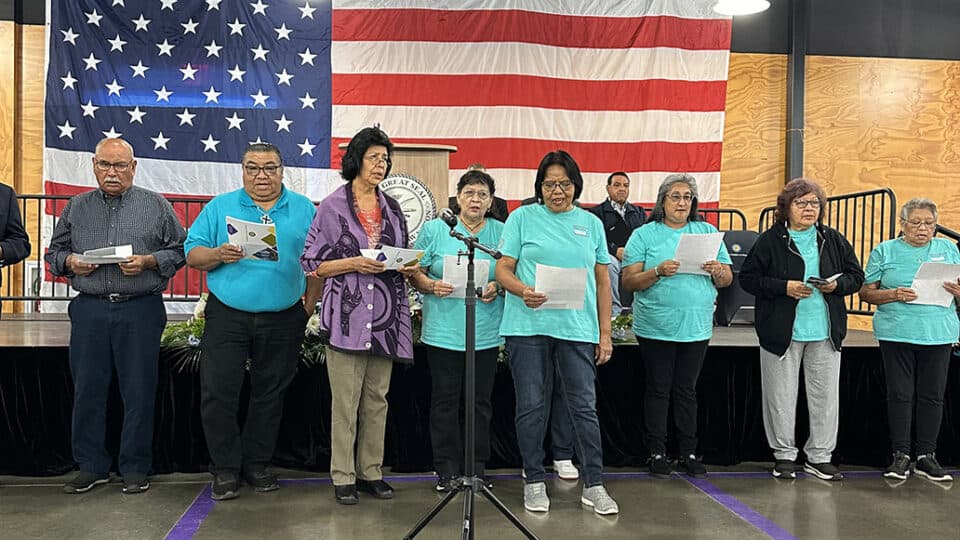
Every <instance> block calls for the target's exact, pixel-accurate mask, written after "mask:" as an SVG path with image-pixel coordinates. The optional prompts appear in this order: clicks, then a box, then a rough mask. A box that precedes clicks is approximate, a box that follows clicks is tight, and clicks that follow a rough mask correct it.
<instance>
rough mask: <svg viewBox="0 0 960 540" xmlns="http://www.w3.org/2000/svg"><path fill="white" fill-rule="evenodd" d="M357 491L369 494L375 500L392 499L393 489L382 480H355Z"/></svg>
mask: <svg viewBox="0 0 960 540" xmlns="http://www.w3.org/2000/svg"><path fill="white" fill-rule="evenodd" d="M357 491H362V492H364V493H369V494H370V495H373V496H374V497H376V498H377V499H392V498H393V488H392V487H390V484H388V483H386V482H384V481H383V480H361V479H359V478H357Z"/></svg>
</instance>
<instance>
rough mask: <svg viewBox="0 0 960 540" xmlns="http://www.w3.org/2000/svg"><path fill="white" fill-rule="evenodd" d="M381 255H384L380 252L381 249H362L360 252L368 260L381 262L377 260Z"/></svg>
mask: <svg viewBox="0 0 960 540" xmlns="http://www.w3.org/2000/svg"><path fill="white" fill-rule="evenodd" d="M380 253H382V251H380V250H379V249H361V250H360V254H361V255H363V256H364V257H366V258H368V259H373V260H375V261H377V260H379V259H377V256H379V255H380Z"/></svg>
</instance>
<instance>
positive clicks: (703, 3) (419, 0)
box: [333, 0, 729, 19]
mask: <svg viewBox="0 0 960 540" xmlns="http://www.w3.org/2000/svg"><path fill="white" fill-rule="evenodd" d="M715 3H716V0H647V1H645V2H638V1H637V0H621V1H618V2H616V1H611V0H560V1H558V0H448V1H440V0H391V1H390V2H389V7H390V8H393V9H443V10H450V11H456V10H501V9H516V10H522V11H533V12H537V13H553V14H557V15H580V16H585V17H652V16H658V15H667V16H673V17H683V18H698V19H699V18H703V19H727V18H729V17H726V16H723V15H720V14H717V13H714V12H713V10H712V6H713V5H714V4H715ZM384 4H385V2H383V1H377V0H334V2H333V9H334V10H337V9H383V8H384V7H385V6H384Z"/></svg>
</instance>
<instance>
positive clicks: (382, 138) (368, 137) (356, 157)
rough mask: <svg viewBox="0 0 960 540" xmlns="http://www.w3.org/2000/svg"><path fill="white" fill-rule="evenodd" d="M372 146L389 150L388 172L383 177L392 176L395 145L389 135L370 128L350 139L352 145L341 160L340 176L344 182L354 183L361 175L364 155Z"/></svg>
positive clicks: (375, 128) (362, 130)
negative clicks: (391, 169)
mask: <svg viewBox="0 0 960 540" xmlns="http://www.w3.org/2000/svg"><path fill="white" fill-rule="evenodd" d="M371 146H384V147H386V148H387V170H386V172H384V173H383V176H384V177H386V176H389V175H390V168H391V167H393V161H392V160H391V156H393V143H392V142H390V137H387V134H386V133H384V132H383V130H381V129H380V128H378V127H368V128H363V129H361V130H360V131H359V132H357V134H356V135H354V136H353V138H352V139H350V144H348V145H347V151H346V152H344V154H343V159H342V160H341V165H342V169H341V171H340V176H341V177H343V179H344V180H346V181H347V182H353V179H354V178H356V177H357V175H358V174H360V170H361V169H362V168H363V155H364V154H366V153H367V149H368V148H370V147H371Z"/></svg>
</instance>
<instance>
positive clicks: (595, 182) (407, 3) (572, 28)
mask: <svg viewBox="0 0 960 540" xmlns="http://www.w3.org/2000/svg"><path fill="white" fill-rule="evenodd" d="M50 3H51V6H50V9H49V10H48V17H49V22H50V25H49V49H48V51H49V63H48V70H47V79H46V81H47V83H46V86H47V94H46V126H45V127H46V130H45V133H46V135H45V141H46V148H45V159H44V163H45V179H46V180H47V182H46V184H45V189H46V190H47V191H48V192H50V193H75V192H77V191H82V190H84V189H88V188H89V187H92V186H93V185H94V178H93V174H92V173H91V171H90V170H89V162H90V161H89V156H90V153H91V150H92V148H93V146H94V144H95V143H96V141H97V140H99V139H100V138H102V137H104V136H105V135H122V136H123V137H124V138H125V139H127V140H128V141H130V142H131V143H132V144H133V145H134V147H135V149H136V152H137V156H138V159H139V161H140V167H139V168H138V170H137V178H136V182H137V183H138V184H139V185H142V186H144V187H147V188H150V189H154V190H157V191H160V192H163V193H171V194H174V193H176V194H191V195H215V194H218V193H222V192H225V191H228V190H232V189H236V188H237V187H238V186H239V181H240V172H239V167H238V166H237V165H236V164H237V163H238V162H239V160H240V155H241V153H242V150H243V148H244V147H245V146H246V145H247V144H248V143H250V142H252V141H257V140H262V141H268V142H272V143H275V144H277V145H278V146H279V147H280V148H281V149H282V151H283V158H284V161H285V163H286V164H287V170H286V180H287V183H288V185H289V186H290V187H292V188H293V189H296V190H298V191H301V192H304V193H306V194H307V195H308V196H311V197H312V198H314V199H319V198H321V197H323V196H324V195H325V194H326V193H328V192H329V191H331V190H332V189H334V188H335V187H336V186H337V185H339V180H337V171H338V169H339V167H340V160H339V156H340V154H341V152H340V150H339V149H338V144H340V143H342V142H346V141H348V140H349V138H350V137H351V136H352V135H353V134H354V133H356V132H357V131H358V130H359V129H360V128H362V127H365V126H369V125H372V124H374V123H379V124H381V125H382V127H383V128H384V130H385V131H386V132H387V133H388V134H390V136H391V137H392V138H393V140H394V141H397V142H430V143H438V144H452V145H455V146H457V147H458V148H459V151H458V152H456V153H454V154H452V155H451V158H450V165H451V172H450V184H451V186H452V185H453V184H454V183H455V181H456V179H457V178H459V176H460V175H461V174H462V173H463V172H464V170H466V168H467V166H468V165H469V164H471V163H474V162H481V163H484V164H485V165H486V166H487V169H488V171H489V172H491V173H492V174H493V176H494V178H496V179H497V181H498V194H500V195H502V196H504V197H505V198H507V199H513V200H517V199H522V198H525V197H528V196H530V195H532V183H533V182H532V180H533V173H534V170H535V169H536V166H537V164H538V162H539V159H540V158H541V157H542V156H543V154H545V153H546V152H548V151H550V150H554V149H557V148H563V149H565V150H567V151H569V152H570V153H571V154H572V155H573V156H574V157H575V158H576V159H577V160H578V162H579V163H580V165H581V167H582V169H583V171H584V173H585V175H584V176H585V181H586V182H585V183H586V185H585V188H586V189H585V191H584V194H583V197H582V200H583V201H584V202H599V201H602V200H603V199H604V198H605V196H606V193H605V191H604V185H605V181H606V176H607V175H608V174H609V173H610V172H612V171H615V170H624V171H627V172H628V173H629V174H630V175H631V178H632V179H633V182H632V187H631V189H632V191H633V193H632V194H631V199H632V200H634V201H640V202H649V201H652V200H653V198H654V195H655V193H656V187H657V185H658V184H659V181H660V180H661V179H662V177H663V176H664V175H665V174H667V173H670V172H691V173H694V174H695V175H696V176H697V178H698V180H699V181H700V184H701V186H700V193H701V200H702V201H703V202H704V203H706V205H707V206H709V205H711V204H713V205H715V204H716V203H717V201H718V200H719V184H720V178H719V176H720V158H721V147H722V137H723V112H724V107H725V98H726V78H727V68H728V62H729V46H730V32H731V22H730V19H729V18H725V17H719V16H717V15H714V14H713V13H712V12H711V10H710V8H711V6H712V4H713V3H714V1H713V0H650V1H643V2H641V1H638V0H624V1H614V0H607V1H603V0H459V1H457V0H450V1H443V0H376V1H375V0H341V1H335V2H332V3H331V2H329V1H319V0H257V1H256V2H251V1H249V0H50Z"/></svg>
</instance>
